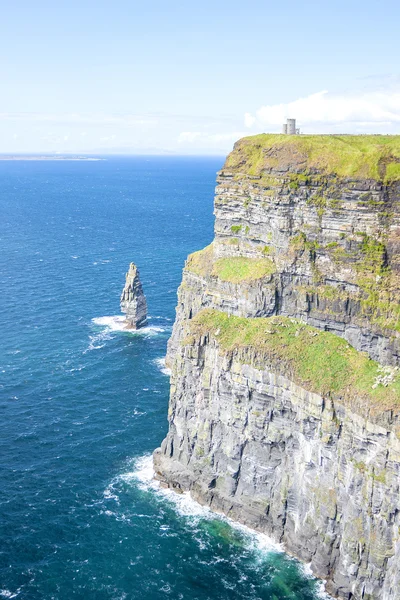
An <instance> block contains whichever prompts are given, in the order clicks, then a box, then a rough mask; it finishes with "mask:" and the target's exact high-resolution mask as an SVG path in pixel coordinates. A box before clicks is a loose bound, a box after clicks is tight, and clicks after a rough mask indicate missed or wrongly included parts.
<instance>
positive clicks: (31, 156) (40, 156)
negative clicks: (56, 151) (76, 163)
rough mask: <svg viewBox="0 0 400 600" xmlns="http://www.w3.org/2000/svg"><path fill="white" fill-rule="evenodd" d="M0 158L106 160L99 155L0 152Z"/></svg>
mask: <svg viewBox="0 0 400 600" xmlns="http://www.w3.org/2000/svg"><path fill="white" fill-rule="evenodd" d="M0 160H89V161H93V160H106V159H105V158H98V157H97V156H62V155H60V156H55V155H46V154H0Z"/></svg>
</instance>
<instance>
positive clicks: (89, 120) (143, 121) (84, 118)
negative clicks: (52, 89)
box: [0, 113, 158, 127]
mask: <svg viewBox="0 0 400 600" xmlns="http://www.w3.org/2000/svg"><path fill="white" fill-rule="evenodd" d="M0 120H1V121H31V122H38V123H60V124H64V123H71V124H83V123H85V124H88V125H126V126H128V127H142V126H145V127H146V126H154V125H157V124H158V120H157V119H156V118H154V117H151V116H146V115H131V114H126V115H119V114H103V113H91V114H83V113H82V114H80V113H60V114H57V113H54V114H45V113H0Z"/></svg>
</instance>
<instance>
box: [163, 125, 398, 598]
mask: <svg viewBox="0 0 400 600" xmlns="http://www.w3.org/2000/svg"><path fill="white" fill-rule="evenodd" d="M217 183H218V185H217V188H216V197H215V217H216V219H215V238H214V241H213V242H212V244H211V245H210V246H208V247H207V248H205V249H204V250H201V251H199V252H196V253H194V254H192V255H190V256H189V258H188V260H187V262H186V265H185V268H184V272H183V280H182V284H181V286H180V288H179V292H178V306H177V316H176V321H175V324H174V329H173V333H172V337H171V339H170V342H169V348H168V357H167V358H168V364H169V366H170V368H171V369H172V376H171V398H170V408H169V423H170V426H169V432H168V435H167V437H166V439H165V440H164V442H163V443H162V446H161V448H160V449H158V450H157V451H156V452H155V454H154V464H155V470H156V476H157V477H158V478H159V479H160V480H161V481H162V482H163V484H164V485H168V486H170V487H172V488H175V489H177V490H178V491H185V490H189V491H190V492H191V494H192V495H193V497H194V498H196V499H197V500H198V501H199V502H201V503H205V504H207V505H209V506H210V507H211V508H212V509H214V510H216V511H219V512H223V513H225V514H227V515H228V516H230V517H232V518H234V519H236V520H238V521H240V522H242V523H245V524H247V525H249V526H251V527H253V528H255V529H258V530H260V531H263V532H266V533H267V534H269V535H271V536H272V537H273V538H274V539H275V540H277V541H280V542H282V543H283V544H284V546H285V548H286V549H287V551H288V552H290V553H292V554H294V555H296V556H297V557H299V558H300V559H302V560H303V561H305V562H307V563H310V566H311V569H312V571H313V573H314V574H315V575H316V576H318V577H320V578H323V579H325V580H326V587H327V590H328V591H329V592H330V593H331V594H332V595H333V596H337V597H339V598H344V599H346V600H350V599H351V598H353V599H357V600H361V599H364V600H372V599H374V600H375V599H377V600H399V599H400V372H399V368H398V367H399V362H400V305H399V298H400V279H399V269H400V262H399V254H398V249H399V244H400V138H399V137H398V136H296V137H286V136H279V135H260V136H254V137H251V138H244V139H242V140H240V141H239V142H237V143H236V144H235V147H234V150H233V152H232V153H231V154H230V155H229V156H228V158H227V160H226V163H225V165H224V167H223V169H222V170H221V172H220V173H219V174H218V179H217Z"/></svg>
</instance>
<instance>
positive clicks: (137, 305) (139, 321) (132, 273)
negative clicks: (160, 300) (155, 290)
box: [121, 262, 147, 329]
mask: <svg viewBox="0 0 400 600" xmlns="http://www.w3.org/2000/svg"><path fill="white" fill-rule="evenodd" d="M121 311H122V312H123V313H126V328H127V329H139V327H143V325H145V324H146V322H147V302H146V296H145V295H144V293H143V288H142V284H141V281H140V276H139V269H138V268H137V266H136V265H135V263H133V262H132V263H131V264H130V265H129V271H128V272H127V274H126V281H125V286H124V289H123V290H122V294H121Z"/></svg>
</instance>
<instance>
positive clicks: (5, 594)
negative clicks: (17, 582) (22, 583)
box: [0, 588, 21, 598]
mask: <svg viewBox="0 0 400 600" xmlns="http://www.w3.org/2000/svg"><path fill="white" fill-rule="evenodd" d="M20 591H21V588H18V589H17V591H16V592H10V590H5V589H4V590H0V596H1V597H2V598H16V597H17V596H18V594H19V593H20Z"/></svg>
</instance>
